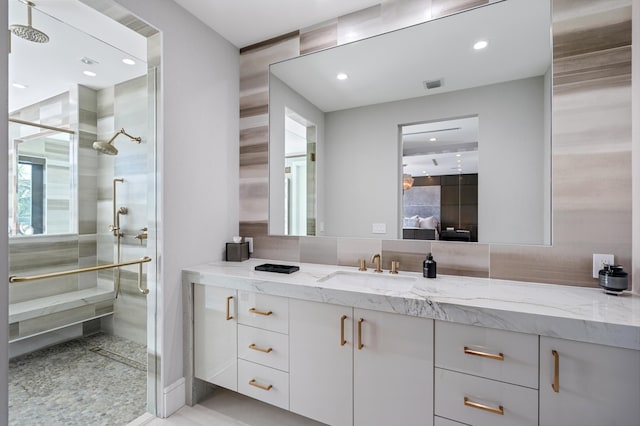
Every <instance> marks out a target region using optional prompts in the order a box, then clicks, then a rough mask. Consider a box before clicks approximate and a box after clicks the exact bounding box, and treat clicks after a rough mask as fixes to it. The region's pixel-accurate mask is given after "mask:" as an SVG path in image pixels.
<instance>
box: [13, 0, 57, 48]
mask: <svg viewBox="0 0 640 426" xmlns="http://www.w3.org/2000/svg"><path fill="white" fill-rule="evenodd" d="M24 3H25V4H26V5H27V25H19V24H14V25H10V26H9V30H10V31H11V32H12V33H13V34H14V35H16V36H18V37H20V38H22V39H24V40H27V41H32V42H34V43H47V42H48V41H49V36H48V35H46V34H45V33H43V32H42V31H40V30H38V29H35V28H33V26H32V25H31V9H32V8H33V7H34V6H35V4H34V3H32V2H30V1H26V2H24Z"/></svg>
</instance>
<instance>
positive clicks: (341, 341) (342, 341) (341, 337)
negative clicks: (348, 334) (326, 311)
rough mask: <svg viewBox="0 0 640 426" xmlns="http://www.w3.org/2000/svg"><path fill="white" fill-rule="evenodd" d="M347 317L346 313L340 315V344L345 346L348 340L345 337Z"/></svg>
mask: <svg viewBox="0 0 640 426" xmlns="http://www.w3.org/2000/svg"><path fill="white" fill-rule="evenodd" d="M346 319H347V316H346V315H343V316H341V317H340V346H344V345H345V344H346V343H347V341H346V340H345V338H344V321H345V320H346Z"/></svg>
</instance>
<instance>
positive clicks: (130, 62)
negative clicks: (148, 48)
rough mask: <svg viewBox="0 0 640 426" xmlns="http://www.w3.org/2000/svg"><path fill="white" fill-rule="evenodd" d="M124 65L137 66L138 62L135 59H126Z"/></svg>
mask: <svg viewBox="0 0 640 426" xmlns="http://www.w3.org/2000/svg"><path fill="white" fill-rule="evenodd" d="M122 62H123V63H125V64H127V65H135V64H136V61H134V60H133V59H129V58H124V59H123V60H122Z"/></svg>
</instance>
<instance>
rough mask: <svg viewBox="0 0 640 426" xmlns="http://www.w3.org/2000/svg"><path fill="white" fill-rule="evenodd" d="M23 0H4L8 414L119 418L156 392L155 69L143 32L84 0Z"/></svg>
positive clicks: (147, 407)
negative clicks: (8, 46)
mask: <svg viewBox="0 0 640 426" xmlns="http://www.w3.org/2000/svg"><path fill="white" fill-rule="evenodd" d="M33 1H35V2H36V3H38V5H37V7H34V5H33V3H29V2H27V1H26V0H9V1H8V2H7V5H8V14H9V16H8V23H9V24H14V25H12V26H11V28H10V30H9V31H11V33H10V34H8V35H9V36H10V38H12V39H13V42H14V43H13V46H12V47H13V49H12V52H11V54H10V55H9V58H8V59H9V65H8V68H9V70H8V71H9V72H8V74H9V76H8V82H6V83H8V91H9V99H8V109H9V121H10V123H9V132H8V135H7V136H8V144H7V145H8V149H9V155H8V158H9V167H8V169H9V176H8V178H9V185H7V187H8V191H6V189H5V191H6V192H4V194H8V204H9V206H10V207H9V210H10V212H9V244H8V249H9V250H8V253H7V256H8V258H9V262H8V266H9V268H8V269H9V271H8V272H9V277H8V279H7V277H5V280H7V281H8V282H9V283H8V287H9V290H8V292H9V330H8V331H9V342H8V346H9V354H10V355H9V357H10V367H9V418H8V424H9V425H24V424H65V425H85V424H126V423H127V422H128V421H131V420H133V419H135V418H136V417H138V416H140V415H142V414H143V413H144V412H145V411H149V412H151V413H154V414H155V413H157V407H158V401H160V399H159V398H160V396H159V395H160V394H159V392H158V389H160V388H159V386H158V381H159V375H158V371H159V358H158V357H157V356H156V355H155V354H157V353H158V350H157V340H156V335H155V329H156V315H157V310H156V306H157V294H158V292H156V291H155V289H156V287H155V280H156V263H155V259H156V258H157V257H158V252H157V247H156V239H155V235H156V228H155V224H156V223H157V212H156V209H157V204H156V188H157V185H156V181H155V179H156V163H155V161H154V159H155V158H156V154H155V145H156V143H155V137H156V116H155V112H156V111H157V105H156V99H157V98H156V96H157V90H159V89H158V87H159V86H158V84H157V75H158V74H157V73H156V72H154V71H153V68H152V71H151V72H150V71H149V68H148V64H147V61H146V58H147V46H148V42H149V40H147V37H146V36H142V35H141V34H140V33H138V32H137V31H135V30H134V31H131V30H130V29H125V28H122V24H120V23H118V22H117V21H115V20H111V19H108V18H105V16H104V15H103V14H102V13H101V12H98V11H97V10H95V9H93V8H92V7H91V6H90V5H88V4H87V3H86V2H82V1H78V0H69V1H64V2H54V1H41V2H38V0H33ZM104 3H105V4H110V3H111V0H105V2H104ZM113 4H115V3H113ZM119 10H120V9H119ZM27 13H28V14H29V16H27ZM31 15H32V16H31ZM27 18H28V19H27ZM69 22H72V23H79V22H82V25H81V27H82V28H86V29H87V30H90V33H87V32H85V31H83V30H81V29H79V28H78V27H74V26H73V24H71V25H70V24H69ZM97 23H100V25H98V24H97ZM34 25H35V28H34ZM77 25H80V24H77ZM103 26H104V27H103ZM123 30H126V31H124V33H123V34H124V35H123V40H112V39H110V38H109V36H110V35H111V34H113V33H118V34H120V32H122V31H123ZM148 34H151V32H150V33H148ZM49 37H50V42H49V43H47V44H38V43H36V42H40V43H42V42H44V41H45V39H48V38H49ZM101 39H108V40H109V43H104V42H102V41H100V40H101ZM158 40H159V38H158ZM158 42H159V41H158ZM153 46H155V45H153ZM153 51H154V52H155V51H156V50H155V49H154V50H153ZM88 52H90V54H91V56H92V57H95V58H99V59H100V60H99V61H96V63H92V64H87V63H86V62H84V61H82V60H81V58H83V57H84V56H86V55H87V54H88ZM157 52H160V50H157ZM123 58H132V59H135V64H132V65H130V64H125V63H123V62H122V59H123ZM154 63H155V62H154ZM158 63H160V62H159V61H158ZM79 67H81V68H79ZM85 67H86V68H85ZM89 67H90V68H89ZM43 70H45V71H46V72H43ZM83 70H91V71H93V72H94V73H95V74H97V77H89V76H87V75H86V74H83V72H82V71H83ZM6 83H5V84H6ZM125 129H126V130H125ZM121 135H124V136H126V138H120V136H121ZM119 138H120V139H129V140H130V141H132V142H134V143H131V142H129V141H127V140H124V141H123V140H119ZM114 145H115V147H114ZM116 147H117V149H116ZM103 154H107V155H103ZM116 154H117V155H116ZM114 179H115V180H116V181H115V183H114ZM114 185H115V186H117V190H118V193H117V195H116V194H115V193H114V192H112V189H113V187H114ZM5 188H6V187H5ZM113 206H115V208H114V207H113ZM147 230H148V231H147ZM147 237H148V239H147ZM116 295H117V299H116ZM5 343H6V342H5ZM118 385H121V386H118ZM114 407H117V409H116V410H114Z"/></svg>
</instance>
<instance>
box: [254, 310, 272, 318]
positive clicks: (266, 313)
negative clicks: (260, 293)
mask: <svg viewBox="0 0 640 426" xmlns="http://www.w3.org/2000/svg"><path fill="white" fill-rule="evenodd" d="M249 312H251V313H252V314H258V315H264V316H265V317H268V316H269V315H271V314H272V313H273V312H271V311H260V310H258V309H256V308H251V309H249Z"/></svg>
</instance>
